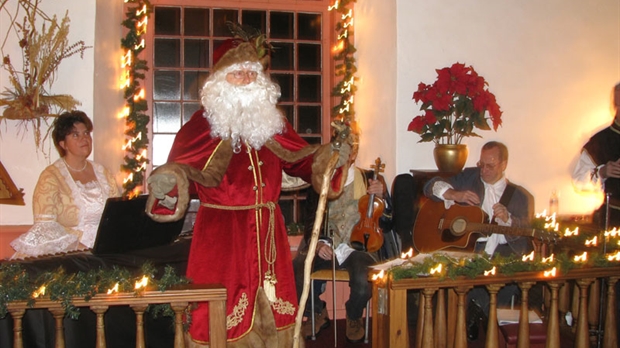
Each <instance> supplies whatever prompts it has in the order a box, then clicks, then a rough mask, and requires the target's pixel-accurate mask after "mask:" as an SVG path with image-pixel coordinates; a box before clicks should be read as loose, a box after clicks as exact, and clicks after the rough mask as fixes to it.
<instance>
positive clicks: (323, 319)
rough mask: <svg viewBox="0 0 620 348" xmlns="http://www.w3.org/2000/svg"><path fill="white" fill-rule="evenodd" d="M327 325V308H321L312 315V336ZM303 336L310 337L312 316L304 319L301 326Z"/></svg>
mask: <svg viewBox="0 0 620 348" xmlns="http://www.w3.org/2000/svg"><path fill="white" fill-rule="evenodd" d="M328 327H329V315H328V314H327V308H323V310H322V311H321V313H316V314H315V315H314V336H315V337H316V336H317V335H318V334H319V332H320V331H321V330H323V329H326V328H328ZM301 330H302V334H303V335H304V336H303V337H305V338H310V337H312V318H308V320H306V321H304V323H303V326H302V327H301Z"/></svg>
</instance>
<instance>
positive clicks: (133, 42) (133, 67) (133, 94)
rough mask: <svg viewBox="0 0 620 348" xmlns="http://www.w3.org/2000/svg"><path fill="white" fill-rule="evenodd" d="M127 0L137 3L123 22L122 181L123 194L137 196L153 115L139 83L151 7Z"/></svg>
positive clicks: (144, 67) (143, 1)
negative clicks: (123, 174)
mask: <svg viewBox="0 0 620 348" xmlns="http://www.w3.org/2000/svg"><path fill="white" fill-rule="evenodd" d="M125 2H128V3H132V4H136V6H135V7H133V6H128V9H127V12H126V17H127V18H126V19H125V20H124V21H123V22H122V25H123V26H124V27H125V28H127V29H128V32H127V34H126V35H125V37H124V38H123V39H121V47H122V48H123V54H124V55H123V57H122V65H123V67H124V69H125V70H124V72H123V76H122V77H121V85H120V87H121V88H124V98H125V100H126V105H125V109H124V111H123V112H122V116H123V117H124V118H125V126H126V129H125V135H126V142H125V144H124V145H123V149H124V150H125V158H124V160H125V163H124V164H123V165H121V170H122V171H123V172H124V173H126V174H127V175H126V178H125V179H124V180H123V196H125V197H135V196H137V195H139V194H141V193H142V185H143V183H144V176H145V173H146V169H147V164H148V163H149V159H148V153H147V147H148V144H149V138H148V134H149V133H148V128H147V127H148V124H149V122H150V117H149V116H148V115H147V114H146V113H145V112H146V111H147V110H148V105H147V102H146V99H145V95H144V89H143V88H142V87H141V85H140V80H144V78H145V72H146V71H148V66H147V61H146V60H144V59H140V58H138V57H139V55H140V53H141V52H142V51H143V50H144V47H145V39H144V38H143V36H144V34H145V33H146V29H147V24H148V18H149V16H150V14H151V12H152V7H151V4H150V2H149V1H148V0H125Z"/></svg>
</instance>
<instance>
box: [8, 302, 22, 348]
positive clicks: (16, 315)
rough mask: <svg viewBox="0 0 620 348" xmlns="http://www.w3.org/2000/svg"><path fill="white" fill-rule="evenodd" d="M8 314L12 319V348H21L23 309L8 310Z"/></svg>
mask: <svg viewBox="0 0 620 348" xmlns="http://www.w3.org/2000/svg"><path fill="white" fill-rule="evenodd" d="M9 313H11V316H12V317H13V348H23V347H24V341H23V338H22V319H23V318H24V313H26V310H25V309H13V310H12V309H9Z"/></svg>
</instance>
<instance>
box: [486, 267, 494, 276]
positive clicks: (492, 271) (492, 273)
mask: <svg viewBox="0 0 620 348" xmlns="http://www.w3.org/2000/svg"><path fill="white" fill-rule="evenodd" d="M495 268H496V267H495V266H493V268H491V269H490V270H488V271H484V275H485V276H488V275H495Z"/></svg>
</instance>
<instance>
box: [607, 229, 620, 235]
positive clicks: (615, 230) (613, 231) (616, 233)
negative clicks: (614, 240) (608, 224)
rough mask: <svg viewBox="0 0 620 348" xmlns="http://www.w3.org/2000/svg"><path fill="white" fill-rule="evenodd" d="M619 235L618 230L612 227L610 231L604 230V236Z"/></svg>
mask: <svg viewBox="0 0 620 348" xmlns="http://www.w3.org/2000/svg"><path fill="white" fill-rule="evenodd" d="M618 235H620V230H618V229H617V228H616V227H614V228H613V229H612V230H611V231H605V237H617V236H618Z"/></svg>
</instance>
